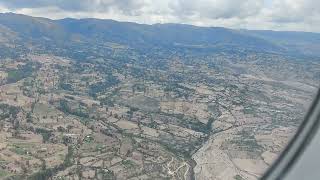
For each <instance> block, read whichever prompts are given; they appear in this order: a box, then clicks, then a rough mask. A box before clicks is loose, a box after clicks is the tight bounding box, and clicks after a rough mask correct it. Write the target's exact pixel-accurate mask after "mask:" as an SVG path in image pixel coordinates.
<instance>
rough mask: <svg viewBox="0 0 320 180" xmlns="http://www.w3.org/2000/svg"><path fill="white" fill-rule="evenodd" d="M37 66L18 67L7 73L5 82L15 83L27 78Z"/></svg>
mask: <svg viewBox="0 0 320 180" xmlns="http://www.w3.org/2000/svg"><path fill="white" fill-rule="evenodd" d="M38 68H39V67H38V64H34V63H27V64H25V65H23V66H18V69H12V70H9V71H8V77H7V82H8V83H15V82H17V81H20V80H21V79H24V78H27V77H29V76H31V75H32V73H33V72H34V71H35V70H36V69H38Z"/></svg>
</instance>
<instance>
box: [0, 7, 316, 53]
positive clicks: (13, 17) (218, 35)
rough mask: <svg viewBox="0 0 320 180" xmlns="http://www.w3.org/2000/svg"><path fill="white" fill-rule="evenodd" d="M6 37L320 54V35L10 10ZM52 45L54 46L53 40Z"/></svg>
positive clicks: (4, 23) (2, 20)
mask: <svg viewBox="0 0 320 180" xmlns="http://www.w3.org/2000/svg"><path fill="white" fill-rule="evenodd" d="M0 24H1V39H3V40H7V41H8V42H10V41H12V40H15V41H16V42H19V43H20V42H21V43H28V42H33V43H35V44H37V43H38V44H43V43H45V44H48V43H50V45H49V46H54V45H60V46H61V45H62V46H65V47H69V48H70V47H71V46H74V45H84V44H88V43H89V44H94V45H99V44H104V43H105V42H113V43H118V44H121V45H126V46H128V47H130V48H134V49H140V50H143V49H144V50H145V49H150V47H156V48H177V49H202V51H206V50H208V51H212V50H221V49H225V50H230V49H232V50H252V51H257V52H269V53H277V54H287V55H307V56H320V52H319V51H318V49H319V46H320V34H318V33H307V32H278V31H251V30H233V29H227V28H220V27H211V28H208V27H196V26H192V25H182V24H155V25H144V24H136V23H128V22H117V21H113V20H101V19H70V18H67V19H62V20H50V19H46V18H37V17H30V16H25V15H19V14H13V13H5V14H1V15H0ZM47 46H48V45H47Z"/></svg>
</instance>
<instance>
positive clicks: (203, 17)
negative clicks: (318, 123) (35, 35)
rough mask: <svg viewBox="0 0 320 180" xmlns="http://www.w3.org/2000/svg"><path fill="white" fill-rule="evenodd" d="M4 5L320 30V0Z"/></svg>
mask: <svg viewBox="0 0 320 180" xmlns="http://www.w3.org/2000/svg"><path fill="white" fill-rule="evenodd" d="M0 11H2V12H4V11H12V12H16V13H22V14H28V15H33V16H42V17H48V18H53V19H60V18H65V17H74V18H86V17H93V18H105V19H115V20H120V21H133V22H138V23H147V24H153V23H186V24H194V25H201V26H224V27H231V28H248V29H273V30H299V31H314V32H320V1H319V0H68V1H66V0H55V1H52V0H10V1H8V0H0Z"/></svg>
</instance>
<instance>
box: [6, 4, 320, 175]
mask: <svg viewBox="0 0 320 180" xmlns="http://www.w3.org/2000/svg"><path fill="white" fill-rule="evenodd" d="M50 2H51V1H50ZM319 84H320V34H317V33H306V32H278V31H277V32H276V31H253V30H243V29H242V30H234V29H227V28H221V27H212V28H208V27H196V26H191V25H183V24H155V25H144V24H136V23H128V22H117V21H113V20H101V19H80V20H79V19H70V18H67V19H62V20H50V19H46V18H37V17H30V16H25V15H19V14H12V13H8V14H0V179H5V180H7V179H8V180H12V179H27V180H39V179H41V180H42V179H66V180H69V179H70V180H74V179H98V180H105V179H108V180H109V179H110V180H124V179H130V180H149V179H179V180H180V179H183V180H194V179H197V180H208V179H214V180H244V179H246V180H257V179H259V178H260V177H261V176H262V175H263V174H264V172H265V170H266V169H267V168H268V167H269V166H270V165H271V164H272V163H273V161H274V159H275V158H276V157H277V156H278V155H279V154H280V152H281V151H282V150H283V148H284V147H285V146H286V144H287V142H288V140H289V139H290V138H291V137H292V135H293V134H294V133H295V132H296V129H297V128H298V126H299V124H300V123H301V122H302V120H303V117H304V115H305V113H306V111H307V110H308V107H309V104H310V102H311V101H312V99H313V96H314V94H315V93H316V91H317V89H318V86H319Z"/></svg>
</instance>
